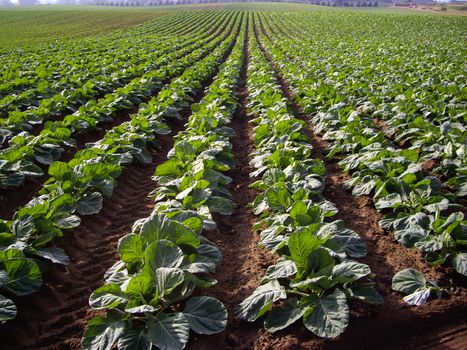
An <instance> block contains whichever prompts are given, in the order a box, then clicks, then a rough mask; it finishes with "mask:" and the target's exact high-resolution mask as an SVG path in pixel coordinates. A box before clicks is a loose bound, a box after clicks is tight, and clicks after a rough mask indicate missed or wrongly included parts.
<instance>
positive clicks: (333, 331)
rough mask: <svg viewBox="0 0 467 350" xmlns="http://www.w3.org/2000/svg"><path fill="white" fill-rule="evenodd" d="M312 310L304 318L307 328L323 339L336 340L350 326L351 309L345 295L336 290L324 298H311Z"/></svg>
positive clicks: (309, 301)
mask: <svg viewBox="0 0 467 350" xmlns="http://www.w3.org/2000/svg"><path fill="white" fill-rule="evenodd" d="M308 303H309V305H310V308H309V309H308V310H307V311H306V312H305V315H304V316H303V323H304V325H305V327H306V328H308V329H309V330H310V331H312V332H313V333H314V334H316V335H317V336H319V337H322V338H335V337H337V336H339V335H340V334H341V333H342V332H344V330H345V329H346V328H347V325H348V324H349V307H348V305H347V298H346V297H345V294H344V293H343V292H342V291H340V290H339V289H336V290H335V291H334V292H333V293H332V294H329V295H327V296H325V297H322V298H310V300H308Z"/></svg>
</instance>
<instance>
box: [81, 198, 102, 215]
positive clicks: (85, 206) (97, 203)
mask: <svg viewBox="0 0 467 350" xmlns="http://www.w3.org/2000/svg"><path fill="white" fill-rule="evenodd" d="M102 200H103V198H102V194H101V193H99V192H92V193H87V194H86V195H84V197H83V198H81V200H80V201H79V202H78V204H77V206H76V211H77V212H78V213H79V214H80V215H92V214H97V213H99V212H100V211H101V209H102Z"/></svg>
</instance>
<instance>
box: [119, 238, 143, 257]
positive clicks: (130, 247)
mask: <svg viewBox="0 0 467 350" xmlns="http://www.w3.org/2000/svg"><path fill="white" fill-rule="evenodd" d="M117 249H118V254H119V255H120V258H121V259H122V261H123V262H126V263H132V262H138V261H141V260H143V258H144V253H143V250H144V239H143V237H141V236H140V235H135V234H130V235H126V236H123V237H122V238H120V239H119V241H118V248H117Z"/></svg>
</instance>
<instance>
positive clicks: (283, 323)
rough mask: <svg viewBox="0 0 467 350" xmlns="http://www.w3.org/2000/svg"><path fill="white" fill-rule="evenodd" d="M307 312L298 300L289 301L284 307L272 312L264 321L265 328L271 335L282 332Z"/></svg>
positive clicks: (274, 309)
mask: <svg viewBox="0 0 467 350" xmlns="http://www.w3.org/2000/svg"><path fill="white" fill-rule="evenodd" d="M305 310H306V309H305V308H302V307H301V306H300V302H299V301H298V300H297V299H287V300H286V301H285V302H284V304H283V305H281V306H278V307H275V308H273V309H272V310H271V312H270V313H269V315H268V318H267V319H266V321H264V328H266V330H268V331H269V332H271V333H274V332H277V331H280V330H281V329H284V328H286V327H288V326H290V325H291V324H292V323H294V322H295V321H297V320H298V319H300V318H301V317H302V316H303V314H304V312H305Z"/></svg>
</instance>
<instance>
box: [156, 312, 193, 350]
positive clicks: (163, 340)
mask: <svg viewBox="0 0 467 350" xmlns="http://www.w3.org/2000/svg"><path fill="white" fill-rule="evenodd" d="M148 336H149V339H150V340H151V343H152V344H153V345H155V346H157V347H158V348H159V349H160V350H181V349H183V348H185V346H186V344H187V342H188V338H189V337H190V326H189V324H188V320H187V319H186V317H185V316H184V315H183V313H181V312H177V313H174V314H164V313H160V314H158V315H157V316H155V317H153V318H151V320H150V321H149V322H148Z"/></svg>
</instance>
